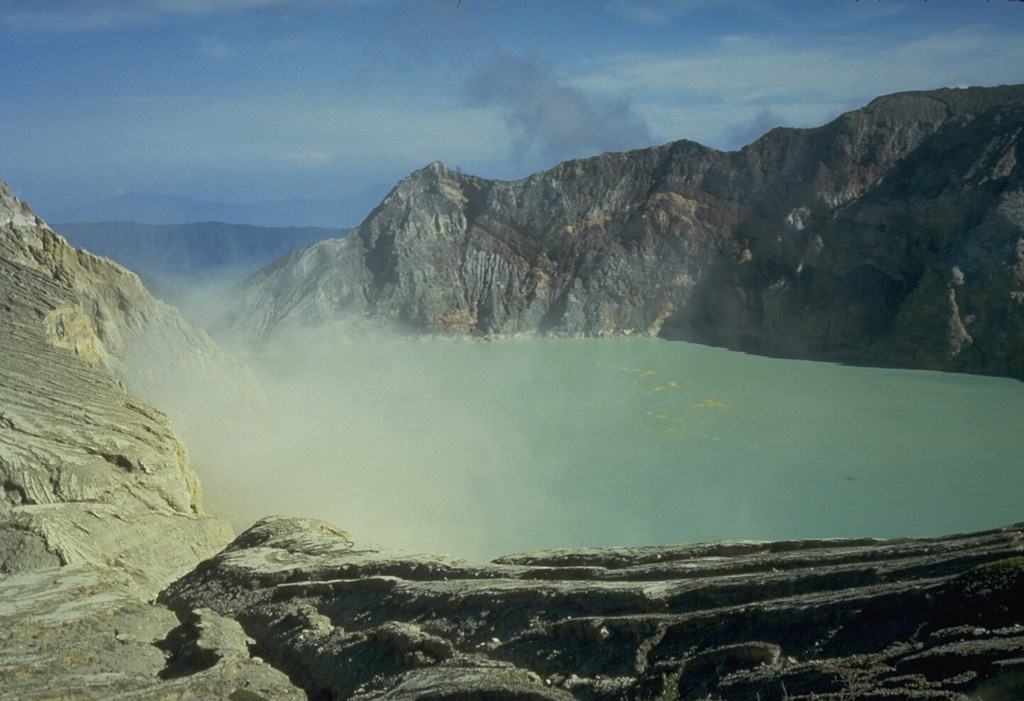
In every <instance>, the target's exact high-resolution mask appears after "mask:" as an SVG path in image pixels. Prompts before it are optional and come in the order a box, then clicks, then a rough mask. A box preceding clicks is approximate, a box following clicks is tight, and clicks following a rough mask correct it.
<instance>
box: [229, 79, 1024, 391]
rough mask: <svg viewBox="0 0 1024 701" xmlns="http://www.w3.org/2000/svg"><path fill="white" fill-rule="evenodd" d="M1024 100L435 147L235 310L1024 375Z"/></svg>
mask: <svg viewBox="0 0 1024 701" xmlns="http://www.w3.org/2000/svg"><path fill="white" fill-rule="evenodd" d="M1022 100H1024V86H1012V87H999V88H968V89H958V90H937V91H932V92H920V93H903V94H898V95H891V96H887V97H882V98H879V99H877V100H875V101H873V102H872V103H871V104H869V105H867V106H866V107H864V108H862V109H859V110H856V111H853V112H850V113H847V114H844V115H842V116H841V117H839V118H838V119H836V120H835V121H833V122H831V123H829V124H826V125H824V126H822V127H818V128H816V129H783V128H779V129H775V130H773V131H771V132H769V133H768V134H766V135H765V136H764V137H762V138H761V139H759V140H758V141H756V142H754V143H753V144H751V145H749V146H747V147H745V148H744V149H742V150H741V151H738V152H732V153H722V152H719V151H715V150H712V149H709V148H705V147H703V146H700V145H699V144H695V143H692V142H686V141H680V142H676V143H672V144H668V145H666V146H661V147H656V148H651V149H646V150H640V151H632V152H629V153H611V154H605V155H602V156H598V157H596V158H591V159H587V160H579V161H570V162H567V163H563V164H561V165H559V166H558V167H556V168H554V169H552V170H550V171H546V172H543V173H537V174H535V175H533V176H531V177H529V178H526V179H525V180H521V181H517V182H500V181H491V180H484V179H482V178H477V177H473V176H469V175H463V174H461V173H456V172H453V171H450V170H448V169H447V168H445V167H444V166H443V165H441V164H440V163H434V164H431V165H429V166H427V167H426V168H424V169H422V170H419V171H417V172H415V173H413V174H412V175H411V176H409V178H407V179H406V180H404V181H403V182H402V183H400V184H399V185H398V187H396V188H395V189H394V190H393V191H392V192H391V194H389V195H388V196H387V197H386V198H385V199H384V201H383V202H382V203H381V204H380V205H379V206H378V207H377V209H376V210H374V212H373V213H372V214H371V215H370V216H369V217H368V218H367V219H366V221H364V222H363V223H362V224H361V225H360V226H359V227H357V228H356V229H355V230H353V232H352V233H351V235H350V236H349V237H348V239H347V240H345V241H340V240H331V241H324V242H321V243H318V244H313V245H312V246H310V247H307V248H305V249H302V250H300V251H297V252H294V253H292V254H289V255H288V256H286V257H285V258H282V259H281V260H279V261H277V262H276V263H274V264H272V265H271V266H268V267H267V268H265V269H263V270H262V271H260V272H259V273H257V274H256V275H254V276H253V277H252V278H250V279H249V280H248V281H247V282H246V283H245V284H244V285H243V286H242V288H241V290H240V294H239V297H240V298H239V300H238V301H237V303H236V304H235V305H234V307H233V308H232V309H231V310H229V312H228V313H227V314H226V315H225V317H224V319H223V324H224V326H225V327H227V328H228V329H229V330H231V331H232V332H233V333H235V334H238V335H240V336H242V337H244V338H245V339H247V340H248V341H254V342H262V341H265V340H267V339H268V338H269V337H270V336H272V335H274V334H277V333H279V332H280V331H281V329H282V328H288V327H290V326H292V325H301V326H310V325H312V326H322V325H329V324H332V323H334V322H337V321H339V320H345V321H347V322H351V321H353V320H361V321H362V320H375V321H377V322H384V323H386V324H388V325H398V326H400V327H404V328H407V329H413V330H426V331H429V332H457V333H469V334H477V335H489V334H518V333H543V334H587V335H604V334H629V333H635V334H657V333H660V334H662V335H664V336H667V337H670V338H682V339H687V340H693V341H699V342H708V343H716V344H724V345H728V346H732V347H737V348H744V349H748V350H755V351H758V352H765V353H775V354H786V355H805V356H810V357H816V358H832V359H835V358H840V359H842V358H850V357H852V358H858V357H859V358H862V359H864V360H867V361H871V362H885V363H898V364H905V365H910V366H915V367H931V368H941V369H950V370H969V371H976V372H990V373H1000V374H1010V375H1014V376H1017V377H1022V376H1024V340H1022V335H1021V333H1020V329H1021V328H1022V326H1021V324H1022V321H1024V318H1022V317H1021V314H1022V313H1024V312H1022V309H1024V306H1022V305H1024V302H1022V301H1021V300H1022V299H1024V285H1022V281H1021V280H1022V278H1021V275H1018V274H1017V273H1018V272H1020V271H1017V272H1014V271H1015V270H1017V268H1019V267H1021V265H1022V264H1021V263H1020V260H1021V259H1020V255H1021V254H1019V253H1018V248H1020V249H1021V250H1024V248H1022V247H1024V243H1021V244H1018V241H1021V242H1024V209H1022V202H1024V171H1022V170H1021V168H1022V166H1021V165H1020V162H1021V160H1022V158H1021V157H1022V156H1024V154H1022V153H1021V148H1022V147H1021V143H1022V140H1021V133H1022V129H1024V111H1022V109H1024V108H1022V106H1021V105H1022V102H1021V101H1022Z"/></svg>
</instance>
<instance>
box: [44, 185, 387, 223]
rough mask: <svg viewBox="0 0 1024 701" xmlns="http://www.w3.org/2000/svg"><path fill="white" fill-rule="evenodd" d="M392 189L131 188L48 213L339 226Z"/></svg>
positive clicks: (65, 217)
mask: <svg viewBox="0 0 1024 701" xmlns="http://www.w3.org/2000/svg"><path fill="white" fill-rule="evenodd" d="M388 188H389V186H388V185H381V184H378V185H374V186H371V187H369V188H366V189H365V190H363V191H362V192H358V193H354V194H350V195H344V196H338V197H320V198H303V197H293V198H286V199H281V200H273V201H261V202H252V203H247V204H237V203H229V202H214V201H207V200H197V199H193V198H191V197H185V196H182V195H172V194H166V193H153V192H128V193H124V194H121V195H117V196H115V197H110V198H107V199H103V200H100V201H97V202H91V203H88V204H84V205H79V206H76V207H66V208H64V209H60V210H57V211H50V212H47V213H46V218H47V220H48V221H51V222H112V221H115V222H137V223H145V224H191V223H193V222H207V221H218V222H225V223H228V224H248V225H253V226H276V227H297V226H319V227H325V228H341V227H349V226H352V225H354V224H355V223H356V222H358V221H359V220H360V219H361V218H362V217H364V216H366V213H367V212H369V211H370V210H371V209H373V207H374V205H375V204H376V203H377V202H378V201H379V200H380V198H381V196H382V195H383V194H384V193H385V192H387V190H388Z"/></svg>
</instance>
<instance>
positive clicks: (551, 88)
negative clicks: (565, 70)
mask: <svg viewBox="0 0 1024 701" xmlns="http://www.w3.org/2000/svg"><path fill="white" fill-rule="evenodd" d="M466 92H467V94H468V96H469V98H470V100H471V102H472V103H473V104H475V105H478V106H488V107H494V108H495V109H497V111H498V113H499V114H500V115H501V117H502V120H503V121H504V123H505V131H506V132H507V134H508V135H509V136H510V137H511V144H510V146H511V153H512V155H513V157H514V158H515V159H517V160H520V161H525V160H528V159H531V158H536V157H540V158H543V159H548V160H556V161H557V160H564V159H569V158H579V157H583V156H589V155H594V154H597V153H601V152H603V151H620V150H626V149H630V148H638V147H641V146H647V145H649V142H650V134H649V132H648V129H647V125H646V124H645V123H644V121H643V119H641V118H640V117H639V116H638V115H637V114H636V113H635V112H634V111H633V108H632V106H631V105H630V103H629V101H628V100H627V99H623V98H622V97H619V96H615V97H603V96H594V95H590V94H588V93H587V92H586V91H585V90H581V89H580V88H577V87H574V86H572V85H569V84H568V83H567V82H565V81H564V80H563V79H561V77H560V76H558V75H557V74H555V73H554V72H553V71H552V70H551V69H550V68H549V67H547V66H546V65H544V64H541V63H540V62H538V61H536V60H532V59H520V58H513V57H511V56H505V55H499V56H495V57H493V58H492V59H491V60H490V62H489V63H488V64H487V65H486V66H485V67H484V68H483V70H481V71H480V72H478V73H476V74H475V75H473V76H471V77H470V78H469V79H468V80H467V82H466Z"/></svg>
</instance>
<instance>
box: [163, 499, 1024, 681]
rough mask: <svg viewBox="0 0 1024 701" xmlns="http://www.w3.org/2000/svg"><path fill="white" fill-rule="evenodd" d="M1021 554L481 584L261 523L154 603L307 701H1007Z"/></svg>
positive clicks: (414, 560) (559, 555)
mask: <svg viewBox="0 0 1024 701" xmlns="http://www.w3.org/2000/svg"><path fill="white" fill-rule="evenodd" d="M1021 535H1022V532H1021V526H1020V525H1018V526H1014V527H1008V528H1004V529H999V530H994V531H990V532H985V533H976V534H971V535H961V536H950V537H947V538H935V539H925V540H900V541H876V540H867V539H865V540H824V541H791V542H777V543H758V542H723V543H705V544H695V545H688V546H659V547H647V548H608V549H597V550H565V551H550V552H537V553H528V554H523V555H517V556H510V557H505V558H500V559H499V560H496V561H494V562H493V563H490V564H477V563H471V562H467V561H464V560H459V559H456V558H450V557H438V556H426V555H419V556H417V555H409V554H403V553H396V552H389V551H387V550H383V549H381V548H379V547H375V546H373V545H371V544H367V543H361V542H358V541H356V540H353V539H352V538H351V536H349V535H348V534H347V533H345V532H343V531H339V530H338V529H336V528H332V527H331V526H328V525H327V524H324V523H322V522H317V521H309V520H298V519H281V518H273V519H265V520H263V521H261V522H259V523H257V524H256V525H254V526H253V527H252V528H251V529H249V530H248V531H246V532H245V533H243V534H242V535H240V536H239V537H238V538H237V539H236V540H235V542H234V543H232V545H231V546H230V547H228V548H227V549H226V550H225V551H224V552H222V553H220V554H219V555H217V556H216V557H215V558H213V559H212V560H210V561H208V562H206V563H203V565H201V566H200V567H199V568H197V569H196V571H195V572H193V573H191V574H189V575H187V576H186V577H183V578H182V579H181V580H179V581H178V582H176V583H174V584H173V585H172V586H171V587H169V588H168V589H167V590H166V591H165V592H163V594H161V596H160V600H161V601H162V602H165V603H167V604H168V605H169V606H171V607H172V608H173V609H175V610H178V611H188V610H192V609H195V608H198V607H203V608H208V609H210V610H212V611H216V612H217V613H219V614H221V615H223V616H226V617H231V618H234V619H236V620H237V621H239V622H240V623H241V625H242V627H243V628H244V629H245V631H246V633H247V634H248V635H250V636H252V638H253V639H254V640H255V647H256V649H257V650H258V652H259V654H260V655H261V656H262V657H264V658H265V659H267V660H269V661H271V662H272V663H273V664H275V665H276V666H278V667H280V668H281V669H283V670H285V671H287V673H288V675H289V677H290V678H291V679H292V680H293V681H294V682H295V683H296V684H298V685H300V686H301V687H302V688H304V689H305V690H306V692H307V693H308V694H309V696H310V698H313V699H360V700H362V701H369V700H370V699H389V700H392V701H394V700H399V699H400V700H403V701H404V700H409V701H412V700H413V699H471V698H472V699H477V698H480V699H483V698H495V699H499V698H500V699H524V700H525V699H531V700H534V701H538V700H540V699H550V700H555V699H557V700H561V701H564V700H568V699H608V701H613V700H618V699H652V698H665V699H668V698H679V699H698V698H715V699H754V698H760V699H763V700H764V701H769V700H781V699H812V698H813V699H837V700H838V699H854V698H856V699H861V698H882V697H885V698H918V699H966V698H968V697H970V698H985V699H1011V698H1019V696H1015V694H1018V693H1019V691H1020V690H1021V688H1022V686H1021V684H1022V682H1024V671H1022V666H1021V658H1022V655H1024V628H1022V627H1021V625H1020V624H1021V622H1022V620H1024V619H1022V617H1021V616H1022V614H1024V610H1022V608H1021V601H1022V599H1021V595H1022V594H1024V558H1022V557H1021V556H1020V554H1021V551H1022V544H1021V542H1022V541H1021Z"/></svg>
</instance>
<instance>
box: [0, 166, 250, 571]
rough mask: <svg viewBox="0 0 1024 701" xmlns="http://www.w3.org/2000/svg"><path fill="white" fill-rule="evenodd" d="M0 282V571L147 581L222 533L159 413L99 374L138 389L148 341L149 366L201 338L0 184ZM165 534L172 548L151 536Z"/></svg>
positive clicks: (185, 562)
mask: <svg viewBox="0 0 1024 701" xmlns="http://www.w3.org/2000/svg"><path fill="white" fill-rule="evenodd" d="M0 280H2V283H3V286H2V289H0V294H2V297H0V300H2V304H0V321H2V325H3V333H2V334H0V358H3V362H2V363H0V386H2V387H3V404H2V406H0V483H2V485H3V495H4V498H3V500H2V501H0V509H2V512H0V519H2V521H3V527H2V528H3V533H4V536H3V539H2V540H3V544H4V548H3V552H2V553H0V572H11V571H16V570H18V569H22V568H24V567H31V566H38V565H40V564H59V565H65V564H69V563H72V562H93V563H99V564H104V565H118V566H121V567H124V568H126V569H128V570H129V571H131V572H133V573H135V574H138V575H139V577H141V578H143V579H147V580H155V582H156V583H159V582H161V581H163V580H165V579H167V578H170V577H174V576H177V575H179V574H181V572H182V571H184V569H187V568H188V567H189V566H191V564H192V563H193V562H194V561H195V560H196V559H198V558H200V557H203V556H206V555H208V554H210V553H211V552H213V551H214V550H215V549H216V548H218V547H219V546H221V545H222V544H223V543H224V542H225V540H226V539H227V538H228V537H230V533H229V531H228V529H227V526H226V525H225V524H224V523H223V522H221V521H219V520H216V519H210V518H208V517H205V516H204V514H203V513H202V510H201V508H200V505H199V503H200V499H199V493H198V491H199V488H198V482H197V480H196V478H195V475H194V474H193V473H192V471H191V470H190V469H189V467H188V459H187V456H186V454H185V449H184V447H183V446H182V445H181V443H180V442H179V441H178V439H177V438H176V437H175V435H174V433H173V431H172V430H171V427H170V424H169V422H168V420H167V418H166V417H165V416H164V415H163V414H162V413H160V412H159V411H157V410H156V409H154V408H153V407H151V406H149V405H148V404H146V403H145V402H143V401H141V400H140V399H138V398H136V397H134V396H132V395H130V394H128V393H127V392H126V391H125V388H124V385H122V384H121V382H120V381H119V380H118V379H116V378H115V376H114V375H113V374H112V371H113V372H118V373H121V376H122V377H123V378H125V379H126V380H127V381H129V382H131V383H134V384H140V385H144V382H142V381H141V378H142V374H141V371H142V366H143V365H144V363H142V362H136V358H139V357H140V356H143V355H148V354H149V352H150V349H151V348H153V347H155V346H160V347H162V348H163V349H164V356H163V357H160V356H156V357H154V358H153V361H152V362H155V363H161V362H180V363H182V364H183V363H184V359H190V360H191V362H192V363H202V362H204V359H203V358H202V355H201V350H202V349H203V346H202V341H203V337H200V336H199V335H197V334H196V333H195V332H192V331H191V330H190V329H189V328H188V327H187V325H186V324H185V323H184V322H183V321H181V319H180V317H178V316H177V315H176V314H175V313H174V312H173V310H171V309H170V308H167V307H164V306H163V305H160V304H159V303H158V302H156V301H155V300H153V299H152V298H151V297H149V295H148V293H146V291H145V289H144V288H143V287H142V286H141V284H140V283H139V281H138V278H137V277H136V276H135V275H133V274H132V273H129V272H128V271H126V270H124V269H122V268H119V267H117V266H116V265H114V264H112V263H110V262H109V261H106V260H103V259H99V258H96V257H94V256H91V255H89V254H87V253H84V252H76V251H74V250H73V249H72V248H71V247H70V246H68V245H67V244H66V243H65V242H64V241H63V240H62V239H61V238H60V237H58V236H57V235H56V234H54V233H53V232H52V231H51V230H50V229H49V228H48V227H47V226H46V225H45V224H44V223H43V222H41V221H40V220H39V219H38V218H36V217H35V215H34V214H33V213H32V212H31V210H29V209H28V207H26V206H25V205H24V204H23V203H21V202H19V201H18V200H16V199H15V198H14V197H13V196H12V195H11V194H10V190H9V189H8V188H7V186H6V184H0ZM175 334H180V336H175ZM206 343H207V344H209V341H208V339H207V340H206ZM167 354H172V356H173V360H170V359H169V358H168V356H167ZM136 366H138V367H139V370H138V371H137V370H135V369H134V368H135V367H136ZM168 535H171V536H173V537H175V538H176V539H180V541H181V542H182V544H183V547H178V548H174V549H168V548H167V546H166V544H159V541H160V540H161V538H162V537H165V536H168Z"/></svg>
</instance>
